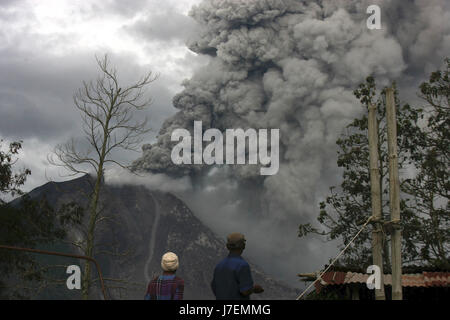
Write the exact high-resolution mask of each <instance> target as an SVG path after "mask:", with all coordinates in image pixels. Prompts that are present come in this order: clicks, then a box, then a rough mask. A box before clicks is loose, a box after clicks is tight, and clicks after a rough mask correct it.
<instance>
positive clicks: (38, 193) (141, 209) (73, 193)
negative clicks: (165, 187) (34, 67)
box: [29, 176, 297, 299]
mask: <svg viewBox="0 0 450 320" xmlns="http://www.w3.org/2000/svg"><path fill="white" fill-rule="evenodd" d="M90 183H92V181H91V178H90V177H89V176H84V177H81V178H78V179H74V180H70V181H66V182H58V183H56V182H49V183H46V184H45V185H42V186H40V187H38V188H36V189H34V190H33V191H31V192H30V193H29V195H30V196H31V197H32V198H41V197H44V196H45V197H46V198H47V200H48V201H49V203H50V204H51V205H53V206H55V207H59V206H61V205H62V204H63V203H67V202H70V201H75V202H77V203H78V204H80V205H82V206H85V205H86V194H87V192H88V191H89V188H90V186H89V185H90ZM101 204H102V206H103V215H105V216H107V217H109V218H110V219H108V220H106V221H104V222H103V223H101V224H100V225H99V228H98V232H97V235H96V244H97V245H100V247H99V250H108V251H115V252H116V253H120V252H125V251H127V252H128V253H127V255H125V256H120V255H117V256H111V255H105V254H98V255H97V256H96V257H95V258H96V259H98V261H99V262H100V265H101V268H102V271H103V273H104V277H105V278H111V279H126V280H127V282H126V283H122V282H117V281H116V282H114V281H107V283H108V284H109V285H113V286H116V287H128V289H127V290H124V289H120V288H116V289H110V290H108V291H109V295H110V296H111V298H112V299H143V296H144V294H145V290H146V286H147V283H148V281H149V279H151V278H152V276H153V275H156V274H159V273H160V272H161V267H160V259H161V256H162V255H163V254H164V253H165V252H167V251H173V252H175V253H176V254H177V255H178V257H179V259H180V268H179V270H178V272H177V275H179V276H180V277H182V278H183V279H184V281H185V285H186V287H185V299H214V296H213V294H212V292H211V289H210V286H209V284H210V281H211V279H212V273H213V270H214V267H215V265H216V264H217V262H218V261H220V260H221V259H222V258H223V257H225V256H226V255H227V250H226V248H225V243H224V241H223V240H222V239H219V238H218V237H217V236H216V235H215V234H214V233H213V232H212V231H211V230H210V229H209V228H207V227H206V226H205V225H204V224H203V223H202V222H201V221H200V220H199V219H197V218H196V217H195V215H194V214H193V213H192V212H191V210H190V209H189V208H188V207H187V206H186V205H185V204H184V203H183V202H182V201H181V200H180V199H178V198H177V197H175V196H174V195H173V194H170V193H166V192H158V191H149V190H148V189H146V188H144V187H143V186H131V185H124V186H111V185H105V186H104V188H103V193H102V198H101ZM78 236H79V235H78V234H77V232H70V233H69V238H71V239H76V238H77V237H78ZM73 248H75V247H73ZM58 249H59V250H61V248H60V247H59V248H58ZM66 250H71V251H72V252H75V253H77V254H80V253H81V252H79V251H76V250H75V249H69V247H67V249H66ZM244 257H245V252H244ZM250 264H251V265H252V271H253V277H254V281H255V283H259V284H261V285H262V286H263V287H264V289H265V292H264V293H263V294H261V295H253V296H252V298H253V299H294V298H295V297H296V293H297V291H296V289H293V288H290V287H288V286H287V285H285V284H283V283H281V282H279V281H277V280H275V279H273V278H271V277H269V276H268V275H266V274H264V273H263V272H261V271H260V270H259V268H258V267H257V266H255V265H253V264H252V263H251V262H250ZM83 265H84V264H81V266H83ZM61 288H62V289H61V290H67V289H65V286H61ZM96 288H98V286H96ZM58 291H59V289H58ZM52 295H56V296H54V297H53V298H58V297H59V298H61V297H66V295H65V294H62V293H61V296H60V295H59V294H58V292H53V291H52ZM99 297H100V291H99V290H98V289H97V290H96V292H94V293H93V298H99ZM46 298H48V297H46Z"/></svg>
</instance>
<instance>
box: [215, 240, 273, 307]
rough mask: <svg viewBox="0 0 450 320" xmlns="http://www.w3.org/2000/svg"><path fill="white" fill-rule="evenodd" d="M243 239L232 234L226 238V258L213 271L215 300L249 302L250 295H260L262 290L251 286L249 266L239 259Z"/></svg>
mask: <svg viewBox="0 0 450 320" xmlns="http://www.w3.org/2000/svg"><path fill="white" fill-rule="evenodd" d="M245 241H246V240H245V237H244V235H242V234H240V233H237V232H235V233H232V234H230V235H228V237H227V248H228V250H229V251H230V253H229V255H228V257H226V258H225V259H223V260H222V261H220V262H219V263H218V264H217V266H216V268H215V269H214V277H213V280H212V282H211V289H212V291H213V292H214V295H215V296H216V299H217V300H249V299H250V295H251V294H252V293H261V292H263V291H264V290H263V288H262V287H261V286H259V285H253V279H252V274H251V272H250V265H249V264H248V263H247V261H245V260H244V258H242V257H241V255H242V252H243V251H244V249H245Z"/></svg>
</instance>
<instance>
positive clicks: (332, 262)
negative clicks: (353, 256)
mask: <svg viewBox="0 0 450 320" xmlns="http://www.w3.org/2000/svg"><path fill="white" fill-rule="evenodd" d="M372 218H373V217H372V216H370V217H369V219H367V221H366V222H365V223H364V225H363V226H362V227H361V229H360V230H359V231H358V233H357V234H356V235H355V236H354V237H353V239H352V240H350V242H349V243H348V244H347V245H346V246H345V248H344V249H342V250H341V252H339V254H338V255H337V256H336V258H334V260H333V261H331V263H330V265H329V266H328V267H327V268H326V269H325V271H323V272H322V273H321V274H320V275H319V276H318V277H317V278H316V280H314V281H313V282H312V283H311V284H310V285H309V286H308V287H307V288H306V289H305V291H303V292H302V293H301V294H300V295H299V296H298V297H297V299H295V300H300V299H301V298H302V297H303V296H304V295H305V293H306V292H308V290H309V289H310V288H311V287H312V286H313V285H314V284H315V283H316V282H317V281H319V280H320V279H322V276H323V275H324V274H325V273H326V272H327V271H328V270H329V269H330V268H331V267H332V266H333V264H334V263H335V262H336V261H337V260H338V259H339V257H340V256H341V255H342V254H343V253H344V252H345V251H346V250H347V249H348V247H349V246H350V245H351V244H352V243H353V241H355V239H356V238H357V237H358V236H359V234H360V233H361V232H362V231H363V230H364V228H365V227H366V226H367V225H368V224H369V222H370V220H372Z"/></svg>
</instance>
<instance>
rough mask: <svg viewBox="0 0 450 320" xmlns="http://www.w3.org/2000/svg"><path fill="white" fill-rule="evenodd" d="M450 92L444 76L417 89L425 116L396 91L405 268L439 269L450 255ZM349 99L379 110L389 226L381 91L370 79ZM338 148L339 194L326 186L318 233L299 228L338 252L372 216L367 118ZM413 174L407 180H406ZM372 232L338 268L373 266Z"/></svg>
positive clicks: (368, 231) (349, 129)
mask: <svg viewBox="0 0 450 320" xmlns="http://www.w3.org/2000/svg"><path fill="white" fill-rule="evenodd" d="M447 63H448V60H447ZM394 88H395V84H394ZM448 90H449V86H448V70H447V72H445V73H441V72H439V71H438V72H436V73H433V74H432V76H431V78H430V81H429V82H427V83H424V84H422V86H421V92H422V97H423V98H424V99H425V100H426V101H427V102H428V103H429V104H430V106H431V107H429V108H428V111H425V110H424V109H423V108H415V107H411V106H410V105H408V104H404V105H401V104H400V102H399V99H398V92H397V90H395V104H396V110H397V133H398V139H397V144H398V150H399V154H398V156H399V170H400V183H401V185H400V188H401V192H402V196H401V204H400V205H401V216H402V227H403V242H402V256H403V257H402V259H403V262H404V263H405V264H408V263H417V262H422V263H427V264H436V263H438V262H439V263H442V261H444V260H446V257H445V254H446V253H447V252H448V239H449V236H448V235H449V231H448V230H449V228H448V186H449V185H448V184H449V182H448V172H447V171H448V145H449V143H448V139H449V134H448V128H449V122H448V121H449V118H448V110H449V108H448V92H449V91H448ZM354 94H355V96H356V97H357V98H358V99H359V100H360V101H361V103H362V104H363V105H364V106H365V107H368V105H369V103H374V104H376V106H377V119H378V123H379V132H378V140H379V147H378V149H379V168H380V180H381V190H382V211H383V212H382V215H383V219H384V221H389V220H390V214H389V187H388V186H389V174H388V148H387V141H386V137H387V135H386V131H387V125H386V114H385V110H386V108H385V103H384V101H383V97H384V90H382V91H381V92H380V94H377V89H376V84H375V80H374V79H373V78H372V77H369V78H367V80H366V82H365V83H363V84H361V85H360V86H359V87H358V89H356V90H355V91H354ZM336 143H337V145H338V160H337V164H338V167H340V168H342V183H341V184H340V186H339V187H334V186H333V187H331V188H330V195H329V196H327V198H326V199H325V201H323V202H321V203H320V212H319V216H318V218H317V220H318V222H319V224H320V226H321V227H320V228H316V227H313V226H312V225H311V224H303V225H300V227H299V236H300V237H303V236H306V235H307V234H309V233H316V234H319V235H321V236H324V237H326V238H327V240H337V241H339V242H340V247H341V248H343V247H344V246H345V245H346V244H347V243H348V242H349V241H350V239H351V238H352V237H353V236H354V235H355V234H356V233H357V232H358V230H359V229H360V227H361V224H362V223H363V222H365V221H366V220H367V219H368V218H369V216H370V215H371V193H370V173H369V146H368V135H367V114H364V115H363V116H362V117H360V118H357V119H355V120H353V121H352V122H351V123H350V124H349V125H348V126H347V127H346V128H345V132H344V133H343V134H342V135H341V136H340V138H339V139H338V140H337V141H336ZM411 172H414V174H413V176H414V177H413V178H411V177H408V173H409V175H411ZM371 231H372V230H371V228H366V229H365V230H364V231H363V232H362V233H361V234H360V236H359V237H358V238H357V239H356V241H355V242H354V243H353V244H352V245H351V246H350V247H349V249H348V250H347V251H346V252H345V253H344V254H343V256H342V257H341V259H340V261H339V263H340V264H343V265H345V266H348V267H361V266H367V265H370V264H371V263H372V259H371V256H372V254H371ZM384 238H385V241H384V244H383V259H384V268H385V270H387V271H389V270H390V263H389V256H390V254H389V245H388V242H389V241H390V240H389V235H388V229H386V228H385V237H384ZM446 261H448V259H447V260H446Z"/></svg>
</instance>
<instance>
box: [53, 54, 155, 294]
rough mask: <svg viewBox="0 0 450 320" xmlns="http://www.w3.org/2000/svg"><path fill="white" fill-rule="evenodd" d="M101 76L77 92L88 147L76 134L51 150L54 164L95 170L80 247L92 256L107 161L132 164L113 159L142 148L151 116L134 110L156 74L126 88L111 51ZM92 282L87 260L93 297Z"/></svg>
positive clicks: (145, 102)
mask: <svg viewBox="0 0 450 320" xmlns="http://www.w3.org/2000/svg"><path fill="white" fill-rule="evenodd" d="M96 61H97V64H98V66H99V68H100V71H101V72H100V75H99V77H98V78H97V80H96V81H91V82H89V83H87V82H84V81H83V85H82V87H81V88H80V89H78V91H77V92H76V93H75V95H74V103H75V106H76V108H77V109H78V110H80V112H81V118H82V120H83V132H84V138H85V139H86V141H87V142H88V147H87V148H83V147H82V145H81V144H80V143H78V142H77V141H76V140H75V139H71V140H70V141H68V142H67V143H65V144H61V145H58V146H56V148H55V150H54V153H53V154H51V155H49V157H48V160H49V162H50V163H51V164H54V165H57V166H61V167H63V168H65V169H67V170H69V172H70V173H69V175H77V174H80V173H82V174H88V173H89V172H88V170H87V169H86V168H89V167H91V168H92V169H93V171H94V178H95V179H94V180H95V183H93V188H92V193H91V194H90V195H89V204H88V210H87V211H88V214H89V217H88V222H87V226H86V227H87V228H86V232H85V235H84V236H85V239H84V241H83V243H82V244H80V243H78V247H79V248H81V249H82V250H83V251H84V254H85V255H86V256H88V257H92V256H93V254H94V238H95V230H96V225H97V223H98V222H99V220H100V219H101V216H100V211H101V208H100V206H99V197H100V191H101V186H102V181H103V178H104V169H105V166H107V165H108V164H114V165H118V166H120V167H122V168H128V167H127V166H126V165H125V164H123V163H121V162H120V161H117V160H115V159H113V157H112V152H113V151H115V150H118V149H122V150H132V151H137V148H138V147H139V145H140V143H141V142H142V139H143V137H144V134H145V133H147V132H149V131H150V129H148V128H147V118H146V117H145V118H144V119H143V120H142V121H134V120H133V118H134V113H135V112H136V111H141V110H144V109H145V108H146V107H147V106H149V105H150V104H151V99H150V98H146V97H145V89H146V88H147V87H148V85H149V84H150V83H152V82H153V81H155V80H156V79H157V77H158V76H157V75H153V73H152V72H151V71H150V72H148V73H147V74H145V75H144V76H143V77H142V78H140V79H139V80H138V81H137V82H135V83H134V84H132V85H130V86H128V87H126V88H122V87H121V86H120V85H119V81H118V77H117V70H116V69H115V68H112V67H110V63H109V60H108V56H107V55H105V56H104V57H103V58H102V59H99V58H97V57H96ZM90 285H91V266H90V264H89V263H86V265H85V268H84V272H83V279H82V296H83V299H88V297H89V288H90Z"/></svg>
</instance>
